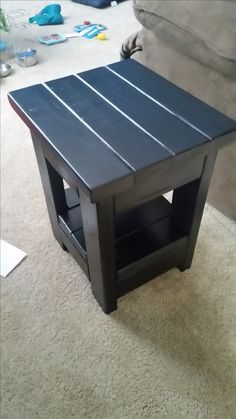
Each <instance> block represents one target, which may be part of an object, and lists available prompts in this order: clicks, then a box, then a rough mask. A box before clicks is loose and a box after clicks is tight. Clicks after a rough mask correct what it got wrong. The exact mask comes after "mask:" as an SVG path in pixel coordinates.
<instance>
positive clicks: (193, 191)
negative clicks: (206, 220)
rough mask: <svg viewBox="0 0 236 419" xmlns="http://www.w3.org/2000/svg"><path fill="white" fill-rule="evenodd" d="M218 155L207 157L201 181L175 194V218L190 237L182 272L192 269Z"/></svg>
mask: <svg viewBox="0 0 236 419" xmlns="http://www.w3.org/2000/svg"><path fill="white" fill-rule="evenodd" d="M216 155H217V153H216V152H214V153H211V154H210V155H208V156H206V157H205V160H204V163H203V169H202V174H201V177H200V178H199V179H196V180H194V181H193V182H190V183H188V184H186V185H183V186H181V187H180V188H177V189H176V190H175V191H174V193H173V200H172V209H173V216H174V218H175V219H176V221H177V222H178V224H179V225H180V226H181V227H182V228H183V230H184V231H185V233H186V234H187V235H188V243H187V249H186V254H185V258H184V261H183V263H182V265H180V266H179V269H180V270H181V271H184V270H185V269H188V268H190V266H191V263H192V258H193V254H194V249H195V246H196V241H197V236H198V232H199V227H200V223H201V219H202V215H203V210H204V206H205V202H206V198H207V192H208V189H209V185H210V181H211V176H212V172H213V168H214V164H215V159H216Z"/></svg>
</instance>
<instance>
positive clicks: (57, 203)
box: [31, 131, 67, 250]
mask: <svg viewBox="0 0 236 419" xmlns="http://www.w3.org/2000/svg"><path fill="white" fill-rule="evenodd" d="M31 137H32V140H33V144H34V149H35V154H36V158H37V162H38V167H39V172H40V177H41V181H42V185H43V190H44V195H45V199H46V203H47V209H48V214H49V218H50V221H51V226H52V231H53V234H54V236H55V238H56V239H57V241H58V242H59V244H60V246H61V247H62V249H63V250H65V249H66V248H65V246H64V244H63V242H62V240H61V236H60V230H59V225H58V214H62V213H63V212H64V211H65V210H66V209H67V203H66V197H65V190H64V185H63V179H62V177H61V176H60V175H59V174H58V173H57V171H56V170H55V169H54V167H53V166H52V165H51V164H50V162H49V161H48V160H47V159H46V158H45V155H44V152H43V147H42V143H41V139H40V138H39V136H37V134H36V133H35V132H33V131H32V132H31Z"/></svg>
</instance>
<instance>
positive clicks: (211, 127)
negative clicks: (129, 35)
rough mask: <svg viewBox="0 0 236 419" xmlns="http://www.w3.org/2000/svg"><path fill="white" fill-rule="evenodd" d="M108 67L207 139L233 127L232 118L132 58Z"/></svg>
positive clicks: (235, 124) (235, 126)
mask: <svg viewBox="0 0 236 419" xmlns="http://www.w3.org/2000/svg"><path fill="white" fill-rule="evenodd" d="M108 67H109V68H111V69H112V70H114V71H115V72H117V73H119V74H120V75H121V76H122V77H124V78H126V79H127V80H128V81H130V82H131V83H133V84H134V85H136V86H137V87H139V88H140V89H142V90H143V91H144V92H145V93H147V94H148V95H150V96H152V97H153V98H154V99H155V100H157V101H159V102H160V103H161V104H162V105H164V106H166V107H167V108H168V109H170V110H171V111H172V112H174V113H175V114H176V115H177V116H180V117H182V118H184V119H186V120H187V121H188V122H189V123H190V124H192V125H194V126H195V127H197V128H198V129H200V130H201V131H202V132H204V133H205V134H206V135H208V136H209V137H211V138H215V137H219V136H221V135H223V134H225V133H227V132H230V131H232V130H233V129H235V128H236V122H235V121H233V120H232V119H230V118H228V117H227V116H226V115H224V114H222V113H221V112H219V111H217V110H215V109H213V108H212V107H211V106H209V105H207V104H206V103H204V102H202V101H201V100H199V99H197V98H196V97H194V96H192V95H191V94H189V93H188V92H186V91H185V90H183V89H181V88H180V87H178V86H176V85H175V84H173V83H171V82H169V81H168V80H166V79H165V78H164V77H162V76H160V75H158V74H156V73H154V72H153V71H151V70H149V69H147V68H146V67H144V66H143V65H142V64H140V63H138V62H137V61H135V60H125V61H122V62H118V63H114V64H112V65H109V66H108Z"/></svg>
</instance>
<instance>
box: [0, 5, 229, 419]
mask: <svg viewBox="0 0 236 419" xmlns="http://www.w3.org/2000/svg"><path fill="white" fill-rule="evenodd" d="M60 3H61V5H62V11H63V12H64V13H65V16H67V18H66V22H65V27H66V32H70V31H71V28H72V27H73V25H74V24H76V23H79V22H80V21H83V20H85V19H86V20H87V19H89V20H91V21H99V22H103V23H105V24H107V25H108V26H109V32H108V33H107V35H108V36H109V38H110V39H109V41H106V42H99V41H95V40H93V41H87V40H83V39H71V40H70V41H69V42H68V43H67V44H61V45H56V46H54V47H49V48H48V47H46V46H45V47H44V46H39V45H38V44H37V42H36V36H38V35H39V34H48V33H52V32H53V31H54V32H55V30H57V31H58V32H59V29H60V33H63V31H62V27H60V28H59V27H58V28H56V29H55V28H50V27H45V28H39V27H33V28H32V29H30V28H28V29H25V35H24V37H27V38H28V39H31V41H33V43H34V42H35V45H37V49H38V52H39V58H40V63H39V64H38V65H37V66H35V67H32V68H28V69H21V68H19V67H18V68H17V66H16V65H15V71H14V74H12V75H11V76H10V77H8V78H7V79H4V80H3V83H2V106H1V119H2V138H1V139H2V191H1V195H2V196H1V198H2V200H1V201H2V237H3V238H4V239H5V240H7V241H9V242H10V243H12V244H14V245H16V246H18V247H20V248H21V249H23V250H24V251H26V252H27V253H28V257H27V259H25V260H24V261H23V262H22V263H21V264H20V265H19V266H18V267H17V268H16V269H15V270H14V271H13V272H12V273H11V274H10V275H9V277H8V278H7V279H1V294H2V303H1V326H2V327H1V344H2V345H1V346H2V356H1V363H2V373H1V374H2V378H1V391H2V408H1V409H2V410H1V418H2V419H36V418H40V419H70V418H78V419H80V418H81V419H83V418H99V419H100V418H101V419H104V418H107V419H110V418H136V417H153V418H163V417H166V418H170V419H172V418H173V419H177V418H191V419H192V418H199V419H200V418H212V419H223V418H224V419H234V418H235V416H236V403H235V394H236V333H235V325H236V288H235V278H236V259H235V254H236V227H235V225H234V224H233V223H232V222H231V221H230V220H228V219H227V218H225V217H224V216H222V215H221V214H220V213H218V212H217V211H216V210H214V209H213V208H211V207H206V210H205V213H204V217H203V222H202V228H201V231H200V236H199V241H198V245H197V249H196V253H195V257H194V262H193V265H192V268H191V270H189V271H186V272H184V273H180V272H179V271H178V270H177V269H176V270H175V269H174V270H172V271H170V272H168V273H166V274H165V275H162V276H161V277H160V278H158V279H155V280H153V281H151V282H149V283H148V284H146V285H145V286H143V287H140V288H139V289H137V290H135V291H134V292H132V293H130V294H128V295H126V296H125V297H123V298H121V299H120V300H119V307H118V311H117V312H114V313H112V314H111V315H109V316H106V315H105V314H104V313H103V312H102V311H101V309H100V307H99V306H98V305H97V303H96V302H95V300H94V298H93V296H92V294H91V290H90V285H89V282H88V280H87V279H86V277H85V276H84V274H83V273H82V272H81V270H80V268H79V267H78V265H77V264H76V262H75V261H74V260H73V259H72V257H71V256H70V255H69V254H68V253H66V252H63V251H62V250H61V249H60V247H59V245H58V244H57V243H56V241H55V240H54V238H53V237H52V234H51V231H50V226H49V221H48V217H47V213H46V207H45V202H44V197H43V192H42V188H41V185H40V179H39V173H38V169H37V165H36V160H35V156H34V152H33V148H32V144H31V139H30V135H29V132H28V130H27V128H26V127H25V126H24V124H23V123H22V122H21V121H20V119H19V118H18V117H17V116H16V115H15V113H14V112H13V111H12V110H11V108H10V106H9V105H8V102H7V99H6V93H7V92H8V91H9V90H13V89H16V88H19V87H22V86H25V85H28V84H33V83H37V82H40V81H43V80H48V79H52V78H56V77H60V76H62V75H64V74H69V73H71V72H76V71H81V70H84V69H87V68H91V67H96V66H99V65H103V64H107V63H110V62H112V61H116V60H118V59H119V55H118V52H119V48H120V44H121V42H122V40H123V39H124V38H125V37H126V36H128V35H129V34H130V33H132V32H133V31H135V30H136V29H137V28H138V23H137V22H136V21H135V18H134V17H133V15H132V10H131V4H130V2H124V3H122V4H120V5H119V6H118V7H117V8H108V9H106V10H103V11H98V10H94V9H91V8H87V7H84V6H81V5H77V4H75V3H72V2H70V1H61V2H60ZM36 4H37V7H36ZM43 5H45V1H37V2H35V1H18V2H14V1H3V2H2V7H4V8H5V9H8V10H11V11H12V10H14V9H15V10H16V9H18V10H19V8H22V9H26V10H27V13H28V14H33V13H34V12H35V11H38V10H40V8H41V7H42V6H43ZM35 9H36V10H35ZM14 13H15V12H14ZM22 13H23V14H24V13H26V12H24V11H23V12H22ZM27 13H26V14H27ZM18 15H19V12H18ZM20 19H21V20H24V19H25V17H22V18H19V19H18V21H20ZM63 29H64V27H63ZM20 36H23V35H22V31H21V30H19V37H20Z"/></svg>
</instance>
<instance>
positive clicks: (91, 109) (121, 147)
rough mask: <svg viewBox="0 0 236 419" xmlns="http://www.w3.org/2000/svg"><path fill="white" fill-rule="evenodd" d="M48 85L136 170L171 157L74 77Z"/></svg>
mask: <svg viewBox="0 0 236 419" xmlns="http://www.w3.org/2000/svg"><path fill="white" fill-rule="evenodd" d="M47 85H48V86H49V87H50V88H51V89H52V90H53V92H55V93H56V94H57V95H58V96H59V97H60V98H61V99H62V100H63V101H65V103H66V104H67V105H69V106H70V107H71V109H73V110H74V111H75V112H76V113H77V114H78V115H79V116H80V117H81V118H83V119H84V121H86V122H87V123H88V124H89V125H90V126H91V127H92V128H94V129H95V130H96V132H97V133H98V134H99V135H101V136H102V137H103V138H104V139H105V140H106V142H107V143H108V144H109V145H110V146H111V147H113V148H114V150H116V152H117V153H118V154H119V155H120V156H121V157H122V158H124V159H125V160H127V161H128V162H129V164H130V165H131V166H132V167H133V168H134V169H135V170H139V169H142V168H144V167H146V166H148V165H151V164H153V163H156V162H158V161H160V160H163V159H165V158H168V157H170V156H171V154H170V153H168V152H167V151H166V150H165V149H164V148H163V147H161V146H160V145H159V144H158V143H157V142H156V141H154V140H153V139H152V138H150V137H149V136H148V135H147V134H145V133H144V132H143V131H141V130H140V129H139V128H138V127H137V126H135V125H134V124H132V123H131V122H130V121H129V120H128V119H126V118H124V117H123V116H122V115H121V114H120V113H119V112H117V111H116V110H115V109H114V108H113V107H112V106H111V105H109V104H108V103H107V102H106V101H104V100H103V99H102V98H101V97H100V96H98V95H97V94H96V93H95V92H93V91H92V90H91V89H90V88H89V87H88V86H86V85H85V84H84V83H83V82H81V81H80V80H79V79H77V78H76V77H74V76H69V77H65V78H62V79H59V80H54V81H51V82H48V83H47Z"/></svg>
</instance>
